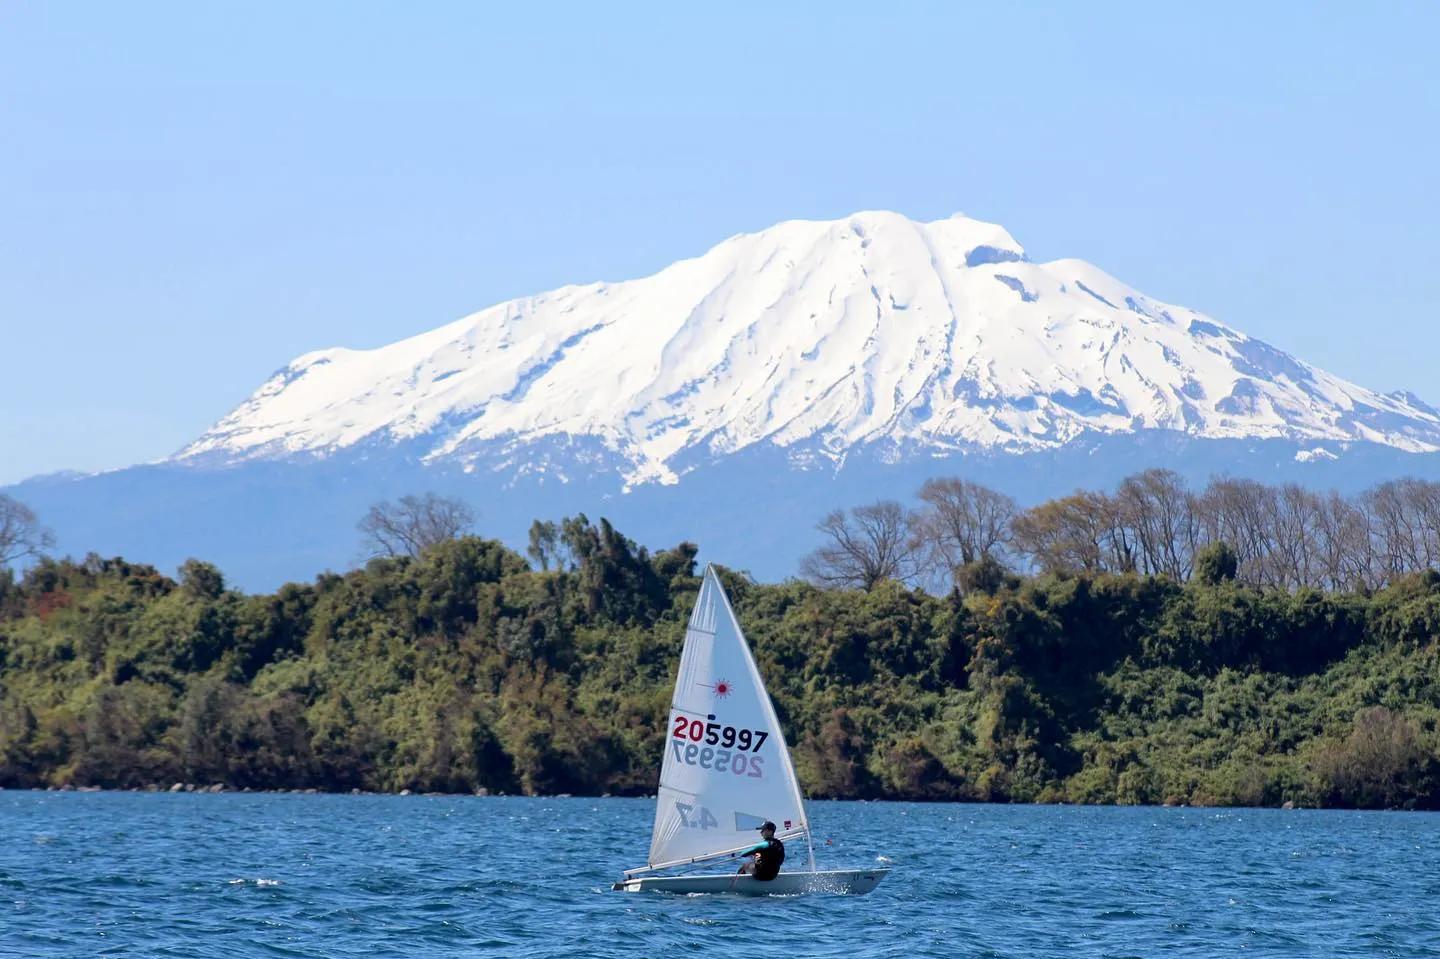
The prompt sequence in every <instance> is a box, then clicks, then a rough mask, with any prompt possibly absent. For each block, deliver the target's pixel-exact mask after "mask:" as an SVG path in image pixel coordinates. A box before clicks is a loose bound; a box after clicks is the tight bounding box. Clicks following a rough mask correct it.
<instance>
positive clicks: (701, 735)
mask: <svg viewBox="0 0 1440 959" xmlns="http://www.w3.org/2000/svg"><path fill="white" fill-rule="evenodd" d="M705 718H706V719H708V720H711V722H704V723H702V722H701V721H700V720H698V719H688V718H686V717H684V716H676V717H675V728H674V729H672V730H670V734H671V736H673V737H674V738H675V739H688V740H689V741H690V742H692V743H698V742H702V741H703V742H704V743H705V745H707V746H723V747H724V748H726V749H736V748H738V749H739V750H740V751H741V752H754V753H758V752H759V751H760V747H761V746H763V745H765V740H766V739H768V738H769V737H770V734H769V733H768V732H766V731H765V730H763V729H736V728H735V727H734V726H722V725H720V724H719V723H717V722H714V721H713V720H714V719H715V714H714V713H711V714H710V715H709V716H706V717H705Z"/></svg>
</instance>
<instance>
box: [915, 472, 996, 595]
mask: <svg viewBox="0 0 1440 959" xmlns="http://www.w3.org/2000/svg"><path fill="white" fill-rule="evenodd" d="M920 499H921V500H922V501H923V502H924V503H925V508H924V509H923V510H922V511H921V512H920V513H919V514H918V516H917V518H916V530H915V532H916V537H917V539H918V540H919V543H920V544H921V545H922V546H923V548H924V551H925V553H926V556H925V560H926V562H927V563H928V564H929V565H930V566H931V567H932V568H937V569H938V568H943V570H944V572H945V573H946V574H948V575H949V576H950V577H951V579H952V580H953V579H954V576H955V573H956V571H957V570H958V569H960V567H962V566H965V565H968V564H970V563H974V562H976V561H978V560H981V559H994V560H999V561H1003V560H1004V559H1005V557H1006V554H1007V553H1008V552H1009V546H1010V535H1011V533H1010V524H1011V523H1012V522H1013V521H1014V519H1015V514H1016V512H1017V509H1016V506H1015V501H1014V500H1013V499H1011V498H1010V497H1009V496H1006V495H1005V494H1004V493H1001V492H998V491H997V490H993V489H990V488H989V487H987V486H981V485H980V484H979V483H969V482H966V481H965V480H962V479H932V480H927V481H926V482H925V485H924V486H922V487H921V488H920Z"/></svg>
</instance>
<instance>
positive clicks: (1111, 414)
mask: <svg viewBox="0 0 1440 959" xmlns="http://www.w3.org/2000/svg"><path fill="white" fill-rule="evenodd" d="M1146 429H1164V430H1178V431H1181V432H1184V433H1187V434H1191V435H1194V436H1203V437H1217V438H1218V437H1228V438H1234V437H1255V438H1287V439H1294V440H1297V441H1304V442H1307V443H1311V442H1312V441H1332V442H1336V443H1346V442H1352V441H1361V442H1373V443H1380V444H1385V445H1389V446H1393V447H1398V448H1401V449H1406V450H1416V451H1418V450H1433V449H1440V413H1437V412H1436V411H1435V410H1434V409H1432V408H1431V407H1429V406H1426V405H1425V404H1423V403H1421V402H1420V401H1419V400H1418V399H1416V398H1415V397H1414V396H1413V395H1410V394H1402V393H1395V394H1389V395H1382V394H1379V393H1376V392H1374V391H1371V390H1367V389H1365V388H1363V387H1360V386H1356V385H1355V384H1352V383H1348V382H1346V381H1344V380H1342V379H1340V378H1338V377H1335V376H1332V375H1330V374H1328V373H1326V372H1324V371H1322V370H1319V369H1317V368H1315V367H1312V366H1310V365H1308V364H1306V363H1304V362H1302V361H1300V360H1297V359H1295V358H1294V357H1291V356H1290V355H1288V354H1286V353H1284V352H1282V351H1280V350H1278V349H1276V348H1274V347H1272V346H1269V345H1268V344H1266V343H1263V342H1261V341H1259V340H1255V339H1252V338H1250V337H1247V336H1245V335H1244V334H1242V333H1239V332H1237V331H1235V330H1233V329H1230V328H1229V327H1226V326H1225V325H1223V324H1221V323H1219V322H1217V321H1216V320H1214V319H1212V318H1210V317H1207V316H1204V315H1202V314H1199V313H1197V312H1195V311H1193V310H1189V309H1186V308H1184V307H1179V306H1175V305H1172V304H1167V303H1164V302H1161V301H1158V300H1155V299H1153V298H1151V297H1147V296H1145V295H1144V294H1143V293H1141V292H1140V291H1138V290H1135V289H1134V288H1132V287H1129V286H1127V285H1126V284H1124V283H1122V282H1121V281H1119V280H1117V279H1115V278H1114V277H1111V276H1109V275H1108V274H1106V273H1104V272H1103V271H1101V270H1099V269H1097V268H1096V267H1094V266H1092V265H1090V264H1088V263H1085V262H1084V261H1081V260H1068V259H1067V260H1056V261H1053V262H1050V263H1033V262H1031V261H1030V260H1029V259H1028V258H1027V257H1026V255H1025V251H1024V249H1023V248H1022V247H1021V246H1020V244H1019V243H1017V242H1016V241H1015V239H1014V237H1012V236H1011V235H1010V234H1009V232H1008V231H1006V230H1005V229H1004V228H1003V227H1000V226H998V225H996V224H992V223H984V222H981V221H978V220H972V219H970V218H968V217H964V216H960V215H957V216H954V217H951V218H949V219H945V220H939V221H936V222H933V223H917V222H914V221H911V220H909V219H906V218H905V217H903V216H900V215H898V214H895V213H887V212H867V213H858V214H855V215H854V216H851V217H846V218H845V219H841V220H833V221H806V220H793V221H788V222H784V223H780V224H778V225H776V226H774V227H771V228H770V229H768V230H764V231H761V232H759V233H751V234H742V235H739V236H735V237H731V238H730V239H728V240H726V241H724V242H723V243H721V244H719V245H718V246H716V247H714V248H713V249H711V250H710V251H708V252H707V253H705V254H704V255H702V256H699V257H696V258H694V259H689V260H682V261H679V262H677V263H675V264H673V265H671V266H669V267H667V268H665V269H664V270H661V271H660V272H659V273H656V274H655V275H653V276H649V277H645V278H643V279H638V280H631V281H627V282H623V283H592V284H588V285H585V286H568V287H563V288H561V289H558V290H555V291H552V292H550V293H544V294H540V295H538V296H533V297H526V298H522V299H518V300H512V301H510V302H508V303H502V304H499V305H497V306H493V307H490V308H489V309H486V310H482V311H481V312H479V313H475V314H473V315H471V316H468V317H465V318H464V319H461V320H458V321H456V322H454V323H451V324H449V325H447V326H442V327H440V328H438V329H436V330H433V331H431V332H428V333H424V334H421V335H419V336H415V337H411V338H409V339H406V340H402V341H400V342H398V343H394V344H391V345H390V346H386V347H382V348H380V349H375V350H363V351H362V350H347V349H331V350H322V351H319V352H316V353H310V354H306V355H305V356H302V357H300V358H299V359H297V360H295V361H294V362H293V363H291V364H290V365H289V366H288V367H286V368H285V369H283V370H281V371H280V372H279V373H277V374H276V375H275V376H274V377H272V378H271V379H270V380H269V381H268V382H266V383H265V384H264V385H262V386H261V387H260V389H259V390H258V391H256V393H255V394H254V395H253V396H251V397H250V399H249V400H247V401H246V402H245V403H244V404H242V405H241V406H240V407H239V408H237V409H236V410H235V411H233V412H232V413H230V414H229V415H228V416H226V417H225V418H224V419H223V420H221V421H220V422H219V423H218V424H216V425H215V426H214V427H213V428H212V429H211V430H209V431H208V432H207V433H206V434H205V435H204V436H202V437H200V438H199V439H198V440H196V442H195V443H193V444H191V445H190V446H189V447H187V448H186V449H184V450H183V451H181V453H180V454H179V455H178V457H177V458H179V459H193V458H199V457H204V458H206V459H219V460H221V461H229V460H237V459H250V458H256V457H275V456H293V455H301V454H304V455H329V454H331V453H334V452H336V451H338V450H342V449H345V448H350V447H355V446H357V444H361V443H384V444H393V443H401V442H403V443H406V444H418V445H417V446H416V447H415V448H418V450H419V451H420V455H422V456H423V457H425V458H426V459H429V460H452V459H454V460H460V461H462V462H467V463H475V462H479V461H480V460H481V459H482V458H485V457H491V458H493V456H494V455H495V454H496V453H497V452H503V453H505V454H506V457H507V458H506V460H505V462H506V463H507V464H509V465H510V466H514V465H515V463H517V462H518V461H519V460H522V459H523V453H524V450H525V449H526V448H527V447H529V446H531V445H532V444H535V443H537V442H539V441H543V440H557V439H558V440H564V441H574V440H577V439H582V440H586V441H595V442H598V443H599V444H601V445H603V446H604V447H605V448H607V449H608V450H610V451H611V452H612V453H613V454H615V455H617V456H619V457H621V458H622V459H623V460H624V461H625V462H626V463H628V464H629V466H628V467H627V479H628V481H629V482H631V483H636V482H646V481H656V480H658V481H662V482H673V481H675V480H676V479H677V478H678V476H679V475H681V474H683V473H684V472H685V471H686V470H688V469H690V468H693V467H694V466H695V465H697V464H699V463H702V462H704V461H705V460H706V459H710V458H714V457H718V456H723V455H725V454H728V453H731V452H734V451H737V450H739V449H742V448H745V447H747V446H750V445H752V444H756V443H771V444H775V445H778V446H780V447H784V448H787V449H790V450H791V451H792V452H793V453H794V454H795V455H796V456H797V457H801V458H814V457H816V456H820V457H826V458H830V459H835V460H839V459H841V458H843V457H844V456H845V455H846V453H847V451H849V450H850V449H852V448H853V447H856V446H859V445H865V444H884V445H885V446H886V447H887V448H889V449H891V450H892V451H893V452H894V455H906V453H934V452H936V451H958V450H965V449H977V448H998V449H1003V450H1012V451H1017V452H1018V451H1024V450H1030V449H1041V448H1048V447H1055V446H1058V445H1061V444H1064V443H1067V442H1070V441H1072V440H1074V439H1076V438H1078V437H1080V436H1083V435H1085V434H1104V433H1124V432H1134V431H1138V430H1146ZM517 458H518V459H517Z"/></svg>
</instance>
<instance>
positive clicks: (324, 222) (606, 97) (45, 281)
mask: <svg viewBox="0 0 1440 959" xmlns="http://www.w3.org/2000/svg"><path fill="white" fill-rule="evenodd" d="M780 6H781V5H778V4H710V5H705V9H701V5H699V4H675V3H668V4H657V5H655V6H653V7H649V8H648V9H647V8H642V7H639V6H630V5H614V4H593V5H584V6H580V5H577V6H574V7H569V6H542V5H540V4H504V5H494V6H485V7H482V5H480V4H471V3H453V4H448V3H438V2H436V3H426V4H378V3H377V4H361V3H334V4H324V3H318V2H306V3H299V4H297V3H285V4H279V3H276V4H264V3H189V2H187V3H173V4H162V3H142V4H122V3H110V2H104V3H81V2H74V3H65V4H60V3H21V2H16V0H10V2H5V0H0V483H3V482H8V481H13V480H17V479H20V478H22V477H24V476H28V475H31V474H34V473H38V472H47V471H51V470H57V469H64V468H71V469H86V470H89V469H99V468H106V467H113V466H123V465H127V464H130V463H134V462H139V461H144V460H149V459H154V458H158V457H161V456H164V455H166V454H168V453H170V452H172V451H174V450H175V449H176V448H178V447H179V446H181V445H182V444H183V443H184V442H185V441H187V440H188V439H190V438H192V437H194V436H195V435H197V434H198V433H199V432H201V431H202V430H203V429H204V428H205V427H206V426H208V425H209V424H210V423H211V422H213V421H214V420H216V419H217V418H219V417H220V416H221V415H223V414H224V413H225V412H226V411H228V410H229V409H230V408H231V407H232V406H233V405H234V404H236V403H237V402H239V401H240V400H242V399H243V398H244V397H245V396H246V395H248V394H249V393H250V392H251V391H252V390H253V389H254V388H255V387H256V386H258V385H259V384H260V382H261V381H262V380H264V379H265V377H266V376H268V375H269V374H270V373H271V372H273V371H274V370H276V369H277V368H279V367H281V366H283V365H284V364H285V363H286V362H288V361H289V360H290V359H291V358H292V357H294V356H295V355H297V354H299V353H302V352H305V351H307V350H311V349H316V348H320V347H325V346H336V345H345V346H354V347H367V346H375V345H379V344H382V343H386V342H390V341H393V340H395V339H398V338H401V337H404V336H407V335H410V334H413V333H416V332H420V331H422V330H426V329H429V328H432V327H435V326H438V325H440V324H441V323H443V322H446V321H449V320H451V319H454V318H456V317H458V316H461V315H463V314H465V313H468V312H470V311H473V310H476V309H479V308H481V307H484V306H487V305H489V304H491V303H494V302H497V301H500V300H504V299H507V298H510V297H513V296H516V295H519V294H523V293H529V292H537V291H540V290H545V289H549V288H552V287H555V286H558V285H561V284H563V283H568V282H584V281H589V280H596V279H612V280H614V279H625V278H628V277H633V276H638V275H643V274H646V273H649V272H653V271H654V270H656V269H658V268H660V267H662V266H663V265H665V264H666V263H668V262H670V261H672V260H675V259H678V258H680V257H682V256H690V255H694V254H697V253H699V252H701V251H703V250H704V249H706V248H707V247H709V246H710V245H711V244H713V243H715V242H717V241H719V240H721V239H723V238H724V237H726V236H729V235H731V234H733V233H736V232H739V231H742V230H754V229H761V228H764V227H766V226H768V225H770V224H772V223H774V222H777V221H779V220H783V219H789V218H794V217H815V218H828V217H836V216H842V215H844V214H847V213H850V212H854V211H856V210H861V209H874V208H885V209H894V210H898V211H900V212H902V213H905V214H907V215H909V216H912V217H917V218H932V217H938V216H945V215H948V214H949V213H951V212H954V211H956V210H961V211H964V212H966V213H968V214H970V215H972V216H978V217H982V218H985V219H991V220H996V221H998V222H1001V223H1003V224H1005V225H1006V226H1007V227H1008V228H1009V229H1010V230H1011V232H1012V233H1014V234H1015V236H1016V237H1017V238H1018V239H1019V240H1020V241H1021V242H1022V243H1024V244H1025V245H1026V247H1027V248H1028V249H1029V251H1030V253H1031V255H1032V257H1035V258H1038V259H1050V258H1054V257H1060V256H1077V257H1081V258H1084V259H1087V260H1090V261H1092V262H1094V263H1096V264H1097V265H1099V266H1101V267H1102V268H1104V269H1106V270H1108V271H1109V272H1111V273H1113V274H1115V275H1116V276H1118V277H1120V278H1121V279H1123V280H1125V281H1127V282H1129V283H1132V284H1134V285H1136V286H1138V287H1139V288H1140V289H1142V290H1144V291H1146V292H1147V293H1149V294H1151V295H1153V296H1157V297H1160V298H1162V299H1167V300H1170V301H1173V302H1178V303H1182V304H1185V305H1187V306H1192V307H1195V308H1197V309H1200V310H1204V311H1206V312H1209V313H1212V314H1214V315H1215V316H1217V317H1219V318H1221V319H1222V320H1224V321H1225V322H1227V323H1229V324H1232V325H1234V326H1236V327H1238V328H1240V329H1242V330H1244V331H1246V332H1248V333H1251V334H1252V335H1256V336H1260V337H1262V338H1264V339H1267V340H1270V341H1271V342H1273V343H1275V344H1276V345H1278V346H1280V347H1282V348H1284V349H1287V350H1289V351H1291V352H1294V353H1296V354H1298V355H1299V356H1301V357H1303V358H1305V359H1307V360H1310V361H1312V362H1315V363H1318V364H1319V365H1321V366H1323V367H1326V368H1328V369H1331V370H1333V371H1335V372H1337V373H1339V374H1341V375H1343V376H1346V377H1349V378H1351V379H1354V380H1357V381H1359V382H1360V383H1363V384H1365V385H1367V386H1371V387H1376V388H1381V389H1387V390H1388V389H1394V388H1399V387H1403V388H1409V389H1413V390H1415V391H1416V392H1418V393H1419V394H1420V395H1421V396H1422V397H1424V398H1426V399H1427V400H1429V401H1430V402H1432V403H1437V402H1440V384H1437V383H1436V376H1437V372H1436V371H1437V366H1440V362H1437V361H1440V329H1437V327H1440V323H1437V321H1440V310H1437V303H1440V269H1437V267H1436V263H1437V261H1440V183H1437V179H1440V178H1437V173H1436V171H1437V170H1440V69H1437V67H1436V65H1435V64H1436V53H1435V49H1436V47H1435V43H1436V37H1437V35H1440V14H1437V11H1440V5H1437V4H1433V3H1414V4H1375V5H1360V4H1346V5H1343V6H1342V5H1338V4H1332V5H1327V4H1310V3H1301V4H1279V3H1275V4H1254V3H1246V4H1233V5H1223V4H1214V3H1207V4H1186V5H1181V4H1165V5H1160V4H1150V3H1146V4H1133V5H1128V4H1117V3H1100V4H1096V3H1086V4H1080V3H1064V4H1060V3H1056V4H1054V5H1041V4H1012V3H996V2H990V3H986V4H983V5H978V4H977V5H966V6H962V5H960V4H949V3H945V4H933V5H932V4H906V3H889V4H877V3H866V4H855V5H837V4H835V3H817V4H814V5H813V6H810V7H808V8H802V7H800V6H798V5H793V6H785V8H784V9H776V8H777V7H780ZM1162 6H1163V7H1164V8H1165V9H1164V10H1159V9H1155V8H1158V7H1162ZM1367 8H1368V9H1367Z"/></svg>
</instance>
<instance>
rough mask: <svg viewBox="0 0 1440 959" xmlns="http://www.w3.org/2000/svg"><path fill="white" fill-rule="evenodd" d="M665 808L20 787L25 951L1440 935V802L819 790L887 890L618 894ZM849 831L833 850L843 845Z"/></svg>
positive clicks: (717, 949) (428, 952) (1205, 947)
mask: <svg viewBox="0 0 1440 959" xmlns="http://www.w3.org/2000/svg"><path fill="white" fill-rule="evenodd" d="M652 814H653V805H652V804H651V803H648V802H645V801H643V800H622V799H614V800H594V799H518V798H485V799H481V798H457V797H420V796H414V797H405V798H401V797H385V796H293V795H275V796H264V795H203V796H202V795H193V794H157V795H139V794H123V793H27V792H3V793H0V956H3V957H5V959H9V957H12V956H14V957H21V956H24V957H45V956H66V957H70V956H75V957H79V956H85V957H90V956H155V957H172V956H173V957H185V959H197V957H198V959H208V957H216V959H219V957H225V959H230V957H237V956H239V957H251V956H253V957H270V956H273V957H285V959H312V957H313V959H320V957H324V959H350V957H364V959H375V957H379V956H386V955H394V954H401V953H403V954H417V955H424V956H524V957H551V956H554V957H560V956H590V957H599V959H610V957H617V959H618V957H622V956H623V957H625V959H636V957H644V956H678V955H681V954H684V953H689V952H695V953H698V954H702V955H722V954H723V955H729V954H732V953H741V954H744V955H747V956H756V955H759V956H770V955H774V956H786V957H798V956H807V957H809V956H814V957H820V959H830V957H834V959H858V957H867V959H868V957H877V959H891V957H893V959H927V957H951V956H964V957H976V959H983V957H993V959H1011V957H1025V959H1032V957H1051V956H1055V957H1060V956H1065V957H1076V956H1079V957H1114V959H1125V957H1131V956H1154V955H1160V954H1164V955H1166V956H1177V957H1205V959H1209V957H1212V956H1216V955H1222V954H1233V953H1235V952H1237V951H1243V952H1246V953H1250V954H1254V955H1258V956H1308V955H1322V954H1323V955H1327V956H1342V957H1343V956H1376V955H1378V956H1394V957H1419V956H1433V955H1436V954H1437V953H1440V920H1437V919H1436V910H1434V908H1433V902H1434V899H1435V897H1436V895H1437V892H1440V880H1437V879H1436V878H1435V877H1436V875H1437V873H1436V871H1435V870H1434V868H1433V861H1434V856H1435V852H1436V850H1437V849H1440V816H1436V815H1426V814H1412V815H1401V814H1389V813H1342V812H1312V811H1295V812H1280V811H1276V810H1213V809H1096V808H1076V807H1005V806H953V805H932V806H927V805H912V804H898V803H816V804H814V808H813V812H812V815H813V818H814V819H815V821H816V822H817V823H818V824H819V828H820V829H822V830H823V832H821V833H820V836H819V839H820V840H822V844H821V845H820V846H819V854H820V857H821V860H822V863H823V864H827V865H832V866H842V865H852V866H861V865H868V864H872V863H875V862H877V861H880V862H882V863H884V864H886V865H889V866H891V868H892V869H893V870H894V873H893V874H892V875H891V876H890V877H889V878H888V879H887V880H886V881H885V882H884V883H883V884H882V885H881V886H880V888H879V889H878V890H877V891H876V892H875V893H873V894H872V895H870V896H865V897H856V898H842V897H823V896H812V897H787V898H780V897H776V898H771V899H732V898H727V897H718V896H693V897H663V896H630V895H622V894H618V893H612V892H611V891H610V883H611V881H613V879H614V878H615V877H616V875H617V874H618V873H619V871H620V870H621V869H622V868H624V867H626V866H630V865H634V864H635V863H637V862H638V861H640V859H641V858H642V857H643V855H644V850H645V847H646V845H647V844H648V839H649V835H648V834H649V823H650V820H651V817H652ZM825 839H830V840H833V843H832V844H829V845H826V844H823V840H825Z"/></svg>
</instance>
